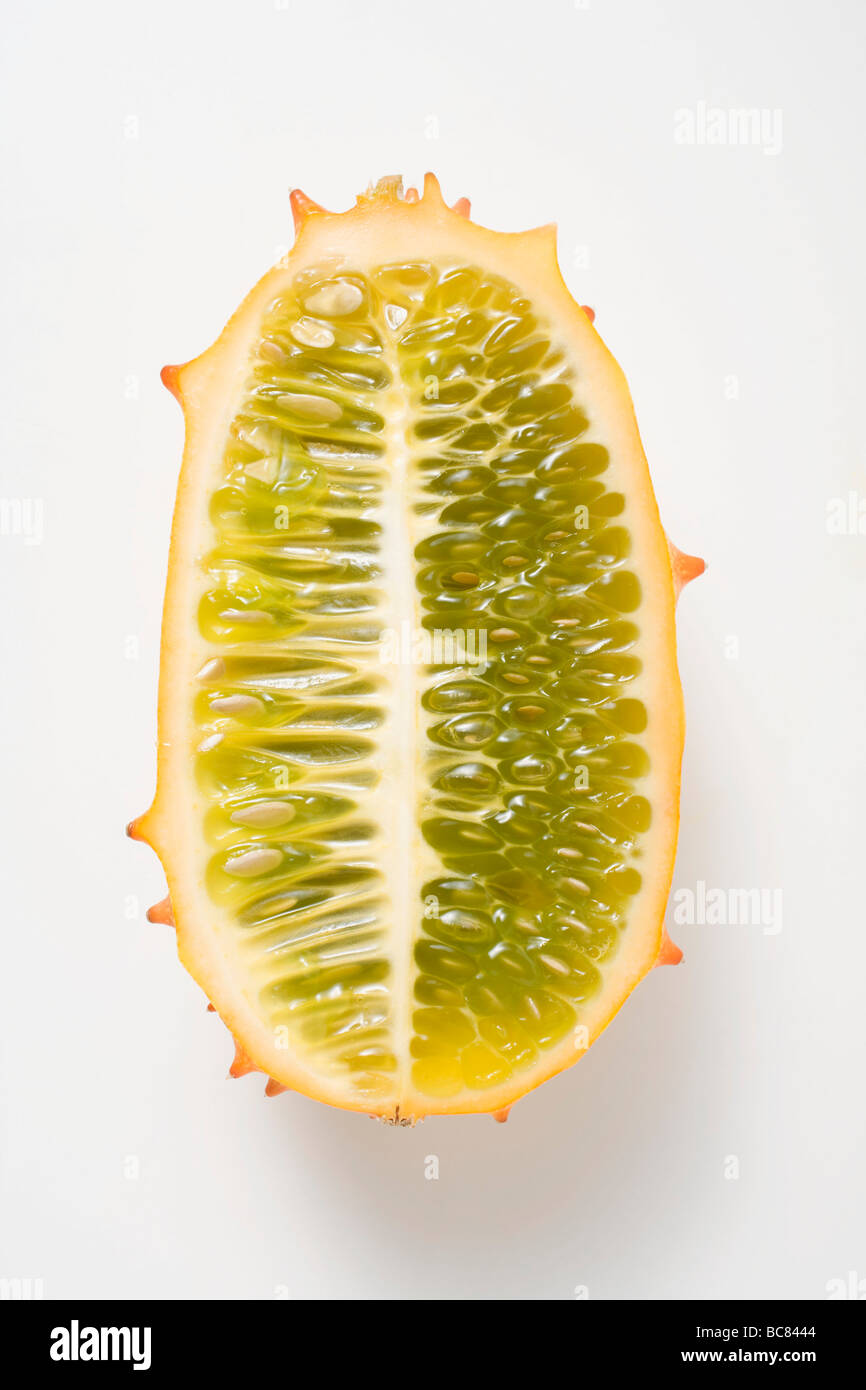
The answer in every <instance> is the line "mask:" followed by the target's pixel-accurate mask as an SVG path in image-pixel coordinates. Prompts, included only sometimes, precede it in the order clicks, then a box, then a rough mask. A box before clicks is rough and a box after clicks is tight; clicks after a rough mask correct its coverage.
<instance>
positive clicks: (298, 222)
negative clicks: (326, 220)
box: [289, 188, 325, 232]
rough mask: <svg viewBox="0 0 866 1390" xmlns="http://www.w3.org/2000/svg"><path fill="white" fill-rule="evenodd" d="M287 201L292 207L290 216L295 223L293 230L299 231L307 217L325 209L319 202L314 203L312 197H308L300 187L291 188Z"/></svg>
mask: <svg viewBox="0 0 866 1390" xmlns="http://www.w3.org/2000/svg"><path fill="white" fill-rule="evenodd" d="M289 202H290V204H291V208H292V218H293V220H294V223H295V231H296V232H297V231H300V229H301V227H302V226H303V225H304V223H305V222H306V220H307V218H308V217H311V216H312V214H313V213H314V212H324V211H325V209H324V208H323V207H322V206H321V205H320V204H319V203H314V202H313V200H312V198H308V197H307V195H306V193H304V192H303V191H302V190H301V189H300V188H293V189H292V191H291V193H290V194H289Z"/></svg>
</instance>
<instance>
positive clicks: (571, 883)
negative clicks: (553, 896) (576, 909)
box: [562, 878, 591, 893]
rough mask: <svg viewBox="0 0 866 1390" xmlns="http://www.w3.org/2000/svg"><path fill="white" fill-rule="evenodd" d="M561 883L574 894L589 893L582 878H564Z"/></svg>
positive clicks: (587, 886) (586, 884) (588, 888)
mask: <svg viewBox="0 0 866 1390" xmlns="http://www.w3.org/2000/svg"><path fill="white" fill-rule="evenodd" d="M562 882H563V884H564V886H565V887H566V888H570V889H571V890H572V892H574V893H589V892H590V891H591V890H590V887H589V884H588V883H584V881H583V879H582V878H564V879H563V880H562Z"/></svg>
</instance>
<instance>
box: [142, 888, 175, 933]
mask: <svg viewBox="0 0 866 1390" xmlns="http://www.w3.org/2000/svg"><path fill="white" fill-rule="evenodd" d="M145 916H146V917H147V920H148V922H158V923H159V924H160V925H162V926H166V927H173V926H176V923H175V920H174V913H173V912H172V910H171V898H170V897H169V895H168V894H167V893H166V895H165V897H164V898H160V900H159V902H158V903H154V905H153V907H149V908H148V909H147V912H146V913H145Z"/></svg>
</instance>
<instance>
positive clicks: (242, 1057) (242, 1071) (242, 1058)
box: [229, 1038, 258, 1078]
mask: <svg viewBox="0 0 866 1390" xmlns="http://www.w3.org/2000/svg"><path fill="white" fill-rule="evenodd" d="M233 1041H234V1045H235V1059H234V1061H233V1062H232V1064H231V1066H230V1067H229V1076H233V1077H235V1078H237V1077H239V1076H248V1075H249V1073H250V1072H251V1071H258V1067H257V1066H256V1064H255V1063H254V1062H252V1061H250V1058H249V1057H248V1056H247V1054H246V1053H245V1052H244V1050H243V1048H242V1047H241V1045H240V1043H239V1042H238V1040H237V1038H234V1039H233Z"/></svg>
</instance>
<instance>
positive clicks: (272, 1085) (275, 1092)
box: [265, 1076, 289, 1096]
mask: <svg viewBox="0 0 866 1390" xmlns="http://www.w3.org/2000/svg"><path fill="white" fill-rule="evenodd" d="M288 1089H289V1087H288V1086H284V1085H283V1083H282V1082H281V1081H275V1080H274V1078H273V1077H272V1076H270V1077H268V1084H267V1086H266V1087H265V1095H266V1096H281V1095H282V1094H283V1091H288Z"/></svg>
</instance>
